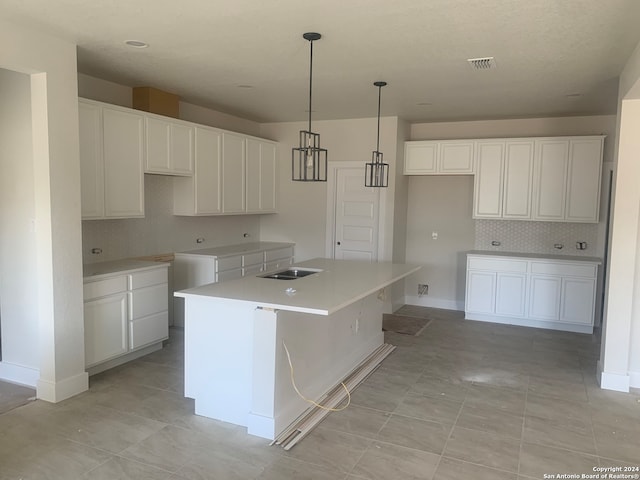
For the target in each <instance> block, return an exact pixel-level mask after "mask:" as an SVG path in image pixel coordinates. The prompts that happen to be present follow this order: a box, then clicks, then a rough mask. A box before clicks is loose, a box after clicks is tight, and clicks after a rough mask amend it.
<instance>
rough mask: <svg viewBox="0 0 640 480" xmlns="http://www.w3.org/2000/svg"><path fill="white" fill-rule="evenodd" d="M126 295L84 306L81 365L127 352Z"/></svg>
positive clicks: (91, 363)
mask: <svg viewBox="0 0 640 480" xmlns="http://www.w3.org/2000/svg"><path fill="white" fill-rule="evenodd" d="M127 323H128V319H127V294H126V293H124V292H123V293H118V294H116V295H110V296H108V297H104V298H100V299H98V300H91V301H88V302H85V304H84V338H85V340H84V350H85V353H84V355H85V366H87V367H90V366H92V365H95V364H97V363H100V362H104V361H106V360H109V359H111V358H114V357H117V356H119V355H122V354H124V353H127Z"/></svg>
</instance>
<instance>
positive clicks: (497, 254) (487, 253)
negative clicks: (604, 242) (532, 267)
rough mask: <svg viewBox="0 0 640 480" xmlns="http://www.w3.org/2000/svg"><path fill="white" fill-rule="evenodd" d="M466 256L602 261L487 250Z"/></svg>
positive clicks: (600, 261) (578, 257) (589, 258)
mask: <svg viewBox="0 0 640 480" xmlns="http://www.w3.org/2000/svg"><path fill="white" fill-rule="evenodd" d="M467 255H484V256H487V257H512V258H530V259H533V260H544V259H547V260H554V261H566V262H586V263H597V264H601V263H602V259H601V258H598V257H587V256H584V257H583V256H580V255H549V254H546V253H520V252H492V251H489V250H471V251H469V252H467Z"/></svg>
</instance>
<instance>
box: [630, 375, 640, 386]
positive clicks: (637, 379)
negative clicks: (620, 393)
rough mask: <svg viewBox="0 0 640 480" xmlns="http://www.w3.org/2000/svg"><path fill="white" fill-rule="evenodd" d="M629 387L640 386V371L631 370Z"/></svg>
mask: <svg viewBox="0 0 640 480" xmlns="http://www.w3.org/2000/svg"><path fill="white" fill-rule="evenodd" d="M629 387H631V388H640V372H629Z"/></svg>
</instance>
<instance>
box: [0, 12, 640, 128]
mask: <svg viewBox="0 0 640 480" xmlns="http://www.w3.org/2000/svg"><path fill="white" fill-rule="evenodd" d="M0 17H2V18H4V19H6V20H8V21H11V22H13V23H15V24H19V25H24V26H28V27H35V28H37V29H39V30H41V31H45V32H47V33H51V34H53V35H55V36H58V37H61V38H64V39H67V40H69V41H71V42H73V43H75V44H77V45H78V70H79V71H80V72H82V73H86V74H88V75H92V76H95V77H99V78H102V79H105V80H110V81H113V82H117V83H121V84H124V85H128V86H153V87H157V88H160V89H162V90H166V91H169V92H172V93H175V94H177V95H179V96H180V97H181V98H182V99H183V100H184V101H187V102H190V103H194V104H198V105H202V106H205V107H210V108H213V109H216V110H219V111H222V112H226V113H230V114H233V115H237V116H240V117H243V118H247V119H250V120H254V121H258V122H281V121H298V120H304V119H306V117H307V115H308V88H309V42H307V41H306V40H304V39H303V38H302V34H303V33H304V32H319V33H321V34H322V39H321V40H319V41H317V42H314V44H313V45H314V48H313V53H314V64H313V67H314V68H313V70H314V71H313V118H314V119H341V118H361V117H372V116H375V115H376V113H377V100H378V98H377V94H378V91H377V88H376V87H374V86H373V82H374V81H377V80H384V81H386V82H388V86H386V87H384V88H383V90H382V115H383V116H400V117H402V118H404V119H406V120H408V121H410V122H412V123H414V122H426V121H451V120H472V119H497V118H521V117H538V116H560V115H591V114H613V113H615V112H616V107H617V77H618V76H619V74H620V72H621V71H622V68H623V67H624V65H625V63H626V60H627V59H628V58H629V56H630V55H631V53H632V51H633V49H634V48H635V46H636V45H637V44H638V42H639V41H640V27H638V25H639V24H640V1H638V0H605V1H603V0H396V1H390V0H316V1H315V2H311V1H308V0H271V1H269V2H264V1H260V0H182V1H175V0H137V1H132V0H99V1H87V0H55V1H51V0H29V1H24V0H2V2H1V4H0ZM132 39H133V40H141V41H144V42H147V43H148V44H149V47H148V48H145V49H135V48H131V47H128V46H126V45H125V44H124V42H125V40H132ZM487 56H492V57H494V58H495V62H496V65H497V68H495V69H488V70H473V69H472V68H471V67H470V66H469V65H468V63H467V59H469V58H477V57H487ZM575 94H579V96H577V95H575ZM568 95H569V96H568Z"/></svg>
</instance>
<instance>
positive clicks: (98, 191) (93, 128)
mask: <svg viewBox="0 0 640 480" xmlns="http://www.w3.org/2000/svg"><path fill="white" fill-rule="evenodd" d="M78 118H79V122H80V179H81V180H80V182H81V184H80V186H81V195H82V197H81V201H82V218H83V220H90V219H111V218H136V217H144V175H143V161H144V151H145V150H144V117H143V116H142V115H139V114H137V113H135V112H134V111H132V110H130V109H126V108H118V107H106V106H104V104H101V103H100V102H93V101H90V100H80V102H79V106H78Z"/></svg>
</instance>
